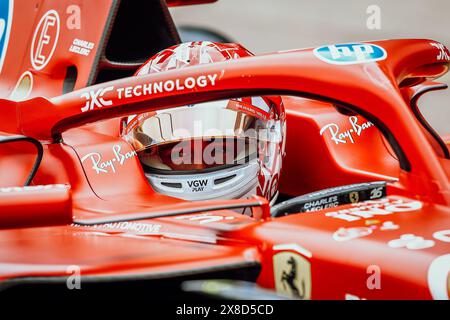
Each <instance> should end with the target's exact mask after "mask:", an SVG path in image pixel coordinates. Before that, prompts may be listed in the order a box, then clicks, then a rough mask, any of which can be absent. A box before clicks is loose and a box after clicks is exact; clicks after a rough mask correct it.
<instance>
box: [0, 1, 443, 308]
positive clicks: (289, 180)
mask: <svg viewBox="0 0 450 320" xmlns="http://www.w3.org/2000/svg"><path fill="white" fill-rule="evenodd" d="M6 3H8V5H9V6H10V8H11V6H14V8H13V9H11V13H10V16H9V17H8V18H7V19H6V20H8V21H6V20H5V32H7V34H8V35H9V43H7V44H6V46H4V47H3V49H2V50H3V51H2V60H3V67H2V71H1V82H0V89H1V92H2V97H3V98H2V99H1V104H2V117H1V121H0V131H1V132H2V136H3V137H17V136H19V135H20V136H26V137H28V138H29V139H32V140H33V141H39V142H40V143H41V144H42V149H43V157H42V160H41V162H40V166H39V168H38V170H37V171H36V173H35V175H34V177H33V179H32V183H31V186H30V187H24V188H20V187H15V186H21V185H23V182H24V181H25V180H26V178H27V176H28V175H29V171H30V170H29V168H30V164H31V163H33V159H34V157H35V151H34V150H33V149H32V148H25V149H22V150H17V149H16V148H14V147H9V145H8V144H3V145H0V152H1V156H0V170H1V179H0V184H1V186H2V187H3V188H2V189H0V213H1V218H0V222H1V223H0V228H1V229H2V230H1V231H0V241H1V246H0V289H3V290H2V291H1V292H2V293H4V294H5V295H8V294H10V295H13V294H15V293H20V294H22V293H23V292H47V293H51V292H58V293H61V292H64V293H66V294H71V293H72V292H75V291H77V290H74V291H71V290H68V289H67V280H68V279H69V278H70V276H71V275H73V274H74V272H75V274H78V275H79V276H80V277H81V286H82V290H81V291H80V292H85V293H86V292H94V293H98V294H116V293H117V292H137V291H139V292H144V293H145V294H146V295H150V296H154V297H160V298H161V297H171V295H173V293H174V292H175V291H177V290H179V284H180V282H181V281H184V280H188V279H204V278H225V279H242V280H247V281H255V282H256V283H257V284H258V285H259V286H261V287H264V288H269V289H274V290H276V292H278V293H281V294H283V295H286V296H288V297H293V298H300V299H345V298H349V299H352V298H354V299H356V298H363V299H431V298H435V299H448V296H449V288H450V285H449V283H450V280H449V268H450V254H449V248H450V246H449V241H450V235H449V233H450V218H449V214H450V209H449V205H450V186H449V175H450V167H449V160H448V158H449V157H448V144H449V142H448V141H445V139H444V138H441V137H439V136H438V135H437V134H436V133H435V132H434V131H433V130H432V129H431V128H430V127H429V126H428V125H427V124H426V121H425V120H424V119H423V118H421V117H420V113H419V112H418V108H417V100H418V98H419V97H420V96H421V95H422V94H423V93H425V92H428V91H431V90H437V89H444V88H445V85H442V84H439V83H436V82H433V81H434V80H435V79H436V78H439V77H440V76H442V75H443V74H445V73H446V72H447V71H448V67H449V52H448V49H447V48H446V47H445V46H443V45H442V44H440V43H439V42H436V41H432V40H385V41H375V42H371V43H360V44H356V45H360V46H362V47H360V48H381V49H380V50H382V51H383V55H382V56H381V57H382V58H380V59H377V60H376V61H375V60H372V61H370V60H367V59H366V57H367V55H366V54H365V53H364V52H363V56H364V58H363V59H360V60H358V59H357V60H356V61H353V62H352V63H341V64H339V63H336V60H332V59H328V61H327V59H326V58H324V56H323V55H321V52H320V50H321V49H322V48H325V49H324V50H326V49H327V48H329V47H328V46H325V47H321V48H316V49H303V50H292V51H287V52H277V53H273V54H266V55H260V56H255V57H250V58H244V59H239V60H234V61H230V62H226V63H217V64H210V65H202V66H196V67H191V68H185V69H182V70H175V71H170V72H164V73H160V74H152V75H148V76H140V77H126V76H128V75H131V74H132V73H133V72H134V71H135V70H136V69H137V67H138V66H139V65H141V63H142V62H143V61H144V60H145V58H148V57H149V56H150V55H152V54H153V53H156V52H157V51H159V50H160V49H162V48H164V47H167V46H169V45H172V44H175V43H177V42H178V41H179V39H178V36H177V33H176V29H175V27H174V25H173V22H172V21H171V19H170V15H168V11H167V7H166V4H165V3H164V2H163V1H161V2H159V1H155V2H148V3H146V4H139V5H136V4H134V5H133V4H131V2H125V1H122V2H120V1H112V0H111V1H106V0H105V1H97V2H95V3H92V2H88V1H82V0H80V1H70V2H69V1H59V2H58V3H57V4H55V3H54V2H50V1H35V2H33V3H32V4H30V3H29V2H25V1H17V0H16V1H2V4H6ZM150 3H151V4H150ZM139 6H152V8H151V9H152V10H153V11H152V12H154V16H155V17H158V19H156V20H155V19H153V20H152V21H156V22H157V23H158V26H157V27H155V26H151V25H146V23H144V22H142V25H138V24H136V25H133V24H132V23H131V22H130V24H128V23H126V22H129V21H131V19H130V17H132V16H133V13H135V12H136V14H140V13H137V11H142V12H144V11H145V12H149V11H148V10H143V8H139ZM69 7H70V8H69ZM139 9H141V10H139ZM78 18H80V19H81V20H80V21H78V22H79V24H78V22H77V20H76V19H78ZM9 20H11V21H12V22H11V21H9ZM135 20H137V21H138V20H139V19H137V18H136V17H135ZM156 22H155V23H156ZM133 26H134V27H135V28H136V29H134V30H133V29H132V27H133ZM127 28H128V29H127ZM142 28H154V29H153V31H154V35H151V36H149V40H148V43H144V44H142V43H140V44H135V45H133V44H130V43H133V42H137V41H138V38H139V35H138V34H137V35H136V34H133V32H134V33H137V32H138V31H139V30H142ZM124 33H125V34H129V35H130V36H129V39H127V40H123V41H125V43H122V44H121V43H119V42H118V38H119V35H120V34H122V35H123V34H124ZM122 38H123V36H122ZM139 41H141V42H142V39H140V40H139ZM144 42H145V41H144ZM352 45H353V44H349V45H344V46H347V47H345V48H350V47H351V46H352ZM364 45H367V47H364ZM126 46H128V50H123V47H126ZM352 48H353V47H352ZM342 50H346V49H342ZM127 52H128V53H129V52H133V53H132V54H131V53H130V54H129V55H127V54H126V53H127ZM341 52H344V51H341ZM366 53H367V52H366ZM127 59H129V60H127ZM333 62H334V63H333ZM347 62H348V61H347ZM115 79H118V80H115ZM186 79H194V82H195V84H196V85H195V86H194V87H193V88H191V89H188V88H186V86H184V85H183V84H184V83H186ZM168 83H171V84H174V85H173V86H165V85H166V84H168ZM155 84H159V86H160V87H161V88H162V89H160V90H156V89H155V88H154V87H153V89H151V88H150V85H155ZM144 88H147V90H144ZM164 88H166V89H164ZM167 88H172V89H170V90H169V89H167ZM268 93H270V94H278V95H282V96H284V104H285V107H286V113H287V144H286V158H285V162H284V164H283V172H282V175H281V178H280V191H281V193H282V194H283V196H284V197H285V198H293V197H297V196H301V195H304V194H308V193H310V192H316V191H319V190H323V189H326V188H330V187H339V186H345V185H350V184H355V183H367V182H375V181H386V182H387V186H386V190H384V188H382V191H380V192H382V193H383V194H382V197H377V199H376V200H368V201H358V199H356V200H355V201H353V202H355V203H350V204H345V205H341V206H338V207H333V206H332V205H331V204H332V203H330V201H331V202H332V200H329V198H327V199H328V200H325V201H322V202H320V201H319V203H316V204H311V206H312V207H317V206H323V207H324V208H323V209H320V210H317V211H314V212H305V213H291V214H289V215H287V216H282V217H271V213H270V207H269V204H268V203H267V201H266V200H265V199H263V198H259V197H255V198H252V199H246V200H222V201H203V202H188V201H182V200H179V199H174V198H171V197H168V196H164V195H161V194H157V193H155V192H154V191H153V190H152V189H151V187H150V186H149V184H148V183H147V180H146V179H145V176H144V174H143V171H142V168H141V166H140V163H139V161H138V158H137V157H136V154H135V152H134V150H133V149H132V147H131V146H130V145H129V144H128V143H127V142H126V141H124V140H123V139H122V138H121V137H120V125H121V122H120V119H121V118H122V117H125V116H128V115H132V114H137V113H141V112H147V111H154V110H158V109H162V108H168V107H173V106H179V105H187V104H193V103H200V102H204V101H211V100H217V99H224V98H230V97H234V96H250V95H262V94H268ZM12 186H13V187H12ZM33 186H34V187H33ZM327 205H329V207H328V208H327ZM244 207H249V208H251V209H252V216H247V215H242V214H239V213H237V212H235V211H233V209H236V208H244ZM77 272H78V273H77ZM83 288H85V290H83ZM136 288H139V290H137V289H136ZM111 289H116V290H113V291H111ZM126 289H129V290H126ZM39 290H40V291H39ZM112 292H114V293H112Z"/></svg>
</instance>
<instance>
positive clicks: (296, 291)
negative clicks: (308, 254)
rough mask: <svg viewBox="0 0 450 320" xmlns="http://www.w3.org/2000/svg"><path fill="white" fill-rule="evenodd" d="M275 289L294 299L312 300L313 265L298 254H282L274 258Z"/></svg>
mask: <svg viewBox="0 0 450 320" xmlns="http://www.w3.org/2000/svg"><path fill="white" fill-rule="evenodd" d="M273 270H274V276H275V289H276V291H277V292H278V293H280V294H282V295H285V296H288V297H292V298H294V299H302V300H309V299H311V264H310V262H309V261H308V260H306V259H305V258H304V257H302V256H301V255H299V254H297V253H293V252H280V253H277V254H275V255H274V256H273Z"/></svg>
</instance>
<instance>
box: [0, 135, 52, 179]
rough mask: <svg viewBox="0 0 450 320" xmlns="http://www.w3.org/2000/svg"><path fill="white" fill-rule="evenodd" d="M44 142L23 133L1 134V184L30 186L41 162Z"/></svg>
mask: <svg viewBox="0 0 450 320" xmlns="http://www.w3.org/2000/svg"><path fill="white" fill-rule="evenodd" d="M43 153H44V151H43V148H42V144H41V143H40V142H39V141H38V140H36V139H33V138H30V137H26V136H21V135H12V136H11V135H9V136H0V186H28V185H29V184H30V183H31V181H32V180H33V178H34V176H35V175H36V172H37V170H38V168H39V165H40V164H41V160H42V156H43Z"/></svg>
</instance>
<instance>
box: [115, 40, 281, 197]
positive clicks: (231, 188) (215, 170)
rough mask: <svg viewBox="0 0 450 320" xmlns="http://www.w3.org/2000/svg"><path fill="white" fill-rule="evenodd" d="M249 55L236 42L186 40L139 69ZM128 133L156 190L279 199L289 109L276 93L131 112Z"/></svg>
mask: <svg viewBox="0 0 450 320" xmlns="http://www.w3.org/2000/svg"><path fill="white" fill-rule="evenodd" d="M251 55H252V54H251V53H250V52H249V51H247V50H246V49H245V48H243V47H242V46H240V45H238V44H231V43H230V44H219V43H212V42H208V41H203V42H190V43H183V44H180V45H176V46H173V47H170V48H168V49H166V50H163V51H161V52H160V53H158V54H156V55H155V56H153V57H152V58H151V59H150V60H148V61H147V62H146V63H145V64H144V65H143V66H142V67H141V68H140V69H139V70H138V72H137V75H143V74H150V73H157V72H163V71H168V70H172V69H180V68H185V67H189V66H193V65H198V64H207V63H214V62H221V61H226V60H231V59H238V58H241V57H248V56H251ZM122 134H123V136H124V138H125V139H126V140H128V141H129V142H130V143H131V144H132V145H133V146H134V148H135V149H136V151H137V154H138V156H139V159H140V161H141V163H142V167H143V169H144V172H145V175H146V177H147V178H148V180H149V182H150V184H151V185H152V187H153V188H154V189H155V190H156V191H157V192H159V193H162V194H166V195H170V196H173V197H177V198H182V199H187V200H206V199H234V198H246V197H249V196H251V195H255V194H257V195H261V196H264V197H266V198H267V199H269V200H274V199H275V198H276V196H277V194H278V181H279V174H280V169H281V163H282V158H283V154H284V140H285V113H284V107H283V103H282V101H281V98H280V97H278V96H257V97H248V98H235V99H227V100H221V101H212V102H206V103H200V104H195V105H187V106H182V107H176V108H171V109H164V110H159V111H157V112H151V113H145V114H140V115H136V116H132V117H130V118H129V119H128V122H127V125H126V127H125V129H124V130H123V133H122Z"/></svg>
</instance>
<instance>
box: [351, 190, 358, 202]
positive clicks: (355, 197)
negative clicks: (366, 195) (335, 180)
mask: <svg viewBox="0 0 450 320" xmlns="http://www.w3.org/2000/svg"><path fill="white" fill-rule="evenodd" d="M349 198H350V202H351V203H357V202H358V201H359V193H358V192H356V191H355V192H350V194H349Z"/></svg>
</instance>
